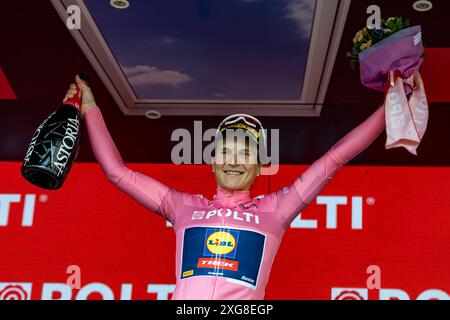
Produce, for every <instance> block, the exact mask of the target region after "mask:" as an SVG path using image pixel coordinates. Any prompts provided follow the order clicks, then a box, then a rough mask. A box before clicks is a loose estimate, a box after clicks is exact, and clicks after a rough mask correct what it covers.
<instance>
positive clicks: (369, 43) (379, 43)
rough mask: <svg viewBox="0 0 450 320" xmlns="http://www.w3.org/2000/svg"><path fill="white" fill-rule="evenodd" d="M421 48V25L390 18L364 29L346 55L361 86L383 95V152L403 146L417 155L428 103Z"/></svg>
mask: <svg viewBox="0 0 450 320" xmlns="http://www.w3.org/2000/svg"><path fill="white" fill-rule="evenodd" d="M423 53H424V48H423V44H422V32H421V27H420V26H413V27H410V23H409V20H408V19H404V18H402V17H391V18H389V19H387V20H386V21H382V23H381V28H379V29H377V28H373V29H371V28H368V27H365V28H363V29H362V30H360V31H358V32H357V33H356V35H355V37H354V39H353V48H352V51H351V52H349V53H347V57H348V58H349V61H350V66H351V67H352V68H353V69H356V68H359V70H360V77H361V82H362V84H363V85H364V86H366V87H368V88H371V89H374V90H378V91H382V92H385V104H384V105H385V109H386V133H387V141H386V149H392V148H397V147H404V148H406V149H407V150H408V151H409V152H411V153H412V154H414V155H417V151H416V149H417V147H418V145H419V143H420V141H421V139H422V137H423V135H424V133H425V130H426V126H427V122H428V102H427V99H426V95H425V90H424V86H423V82H422V79H421V77H420V73H419V68H420V66H421V65H422V62H423Z"/></svg>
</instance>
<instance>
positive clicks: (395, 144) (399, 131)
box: [385, 71, 428, 155]
mask: <svg viewBox="0 0 450 320" xmlns="http://www.w3.org/2000/svg"><path fill="white" fill-rule="evenodd" d="M389 79H390V81H388V87H387V92H386V97H385V114H386V136H387V139H386V145H385V147H386V149H393V148H399V147H404V148H405V149H406V150H408V151H409V152H410V153H412V154H414V155H417V147H418V146H419V144H420V142H421V140H422V138H423V135H424V134H425V130H426V129H427V123H428V102H427V97H426V95H425V88H424V86H423V81H422V77H421V76H420V73H419V71H415V72H414V73H413V75H412V76H410V77H409V78H408V79H402V78H401V77H399V76H398V75H397V74H396V73H394V72H392V71H391V72H390V75H389ZM404 82H405V83H407V84H408V85H409V86H410V87H411V88H412V93H411V96H410V97H409V99H408V98H407V96H406V92H405V87H404Z"/></svg>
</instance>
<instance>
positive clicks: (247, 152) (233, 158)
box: [212, 139, 261, 190]
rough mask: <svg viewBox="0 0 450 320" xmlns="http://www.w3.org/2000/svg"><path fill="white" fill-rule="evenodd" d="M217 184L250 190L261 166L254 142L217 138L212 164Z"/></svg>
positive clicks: (232, 188)
mask: <svg viewBox="0 0 450 320" xmlns="http://www.w3.org/2000/svg"><path fill="white" fill-rule="evenodd" d="M212 168H213V172H214V173H215V176H216V181H217V184H218V185H219V186H220V187H222V188H224V189H228V190H250V188H251V186H252V185H253V182H254V181H255V178H256V177H257V176H258V175H259V173H260V169H261V166H260V165H259V164H258V148H257V146H256V143H249V142H248V141H247V142H246V143H245V142H244V141H242V140H241V139H234V140H219V141H218V142H217V145H216V155H215V157H214V159H213V164H212Z"/></svg>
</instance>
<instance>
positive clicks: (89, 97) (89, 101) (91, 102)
mask: <svg viewBox="0 0 450 320" xmlns="http://www.w3.org/2000/svg"><path fill="white" fill-rule="evenodd" d="M78 88H79V89H80V90H81V107H80V112H81V117H83V116H84V114H85V113H86V112H87V111H88V110H89V109H91V108H93V107H96V106H97V104H96V103H95V99H94V95H93V94H92V91H91V88H89V87H88V86H87V85H86V84H85V83H84V82H83V80H81V79H80V77H79V76H78V75H77V76H76V77H75V83H71V84H70V88H69V90H68V91H67V93H66V96H65V97H64V100H63V102H66V100H67V99H70V98H73V96H74V95H75V94H76V93H77V89H78Z"/></svg>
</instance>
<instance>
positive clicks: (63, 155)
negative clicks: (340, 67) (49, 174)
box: [53, 116, 80, 177]
mask: <svg viewBox="0 0 450 320" xmlns="http://www.w3.org/2000/svg"><path fill="white" fill-rule="evenodd" d="M79 127H80V121H79V119H78V116H75V118H74V119H73V118H69V119H68V122H67V128H66V133H65V135H64V138H63V139H62V143H61V146H60V148H59V150H58V153H57V154H56V160H55V162H54V163H53V164H54V166H55V168H56V171H57V176H58V177H59V176H61V175H62V174H63V173H64V171H65V169H66V166H67V162H68V161H69V158H70V155H71V154H72V151H73V148H74V147H75V146H76V141H77V138H78V132H79Z"/></svg>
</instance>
